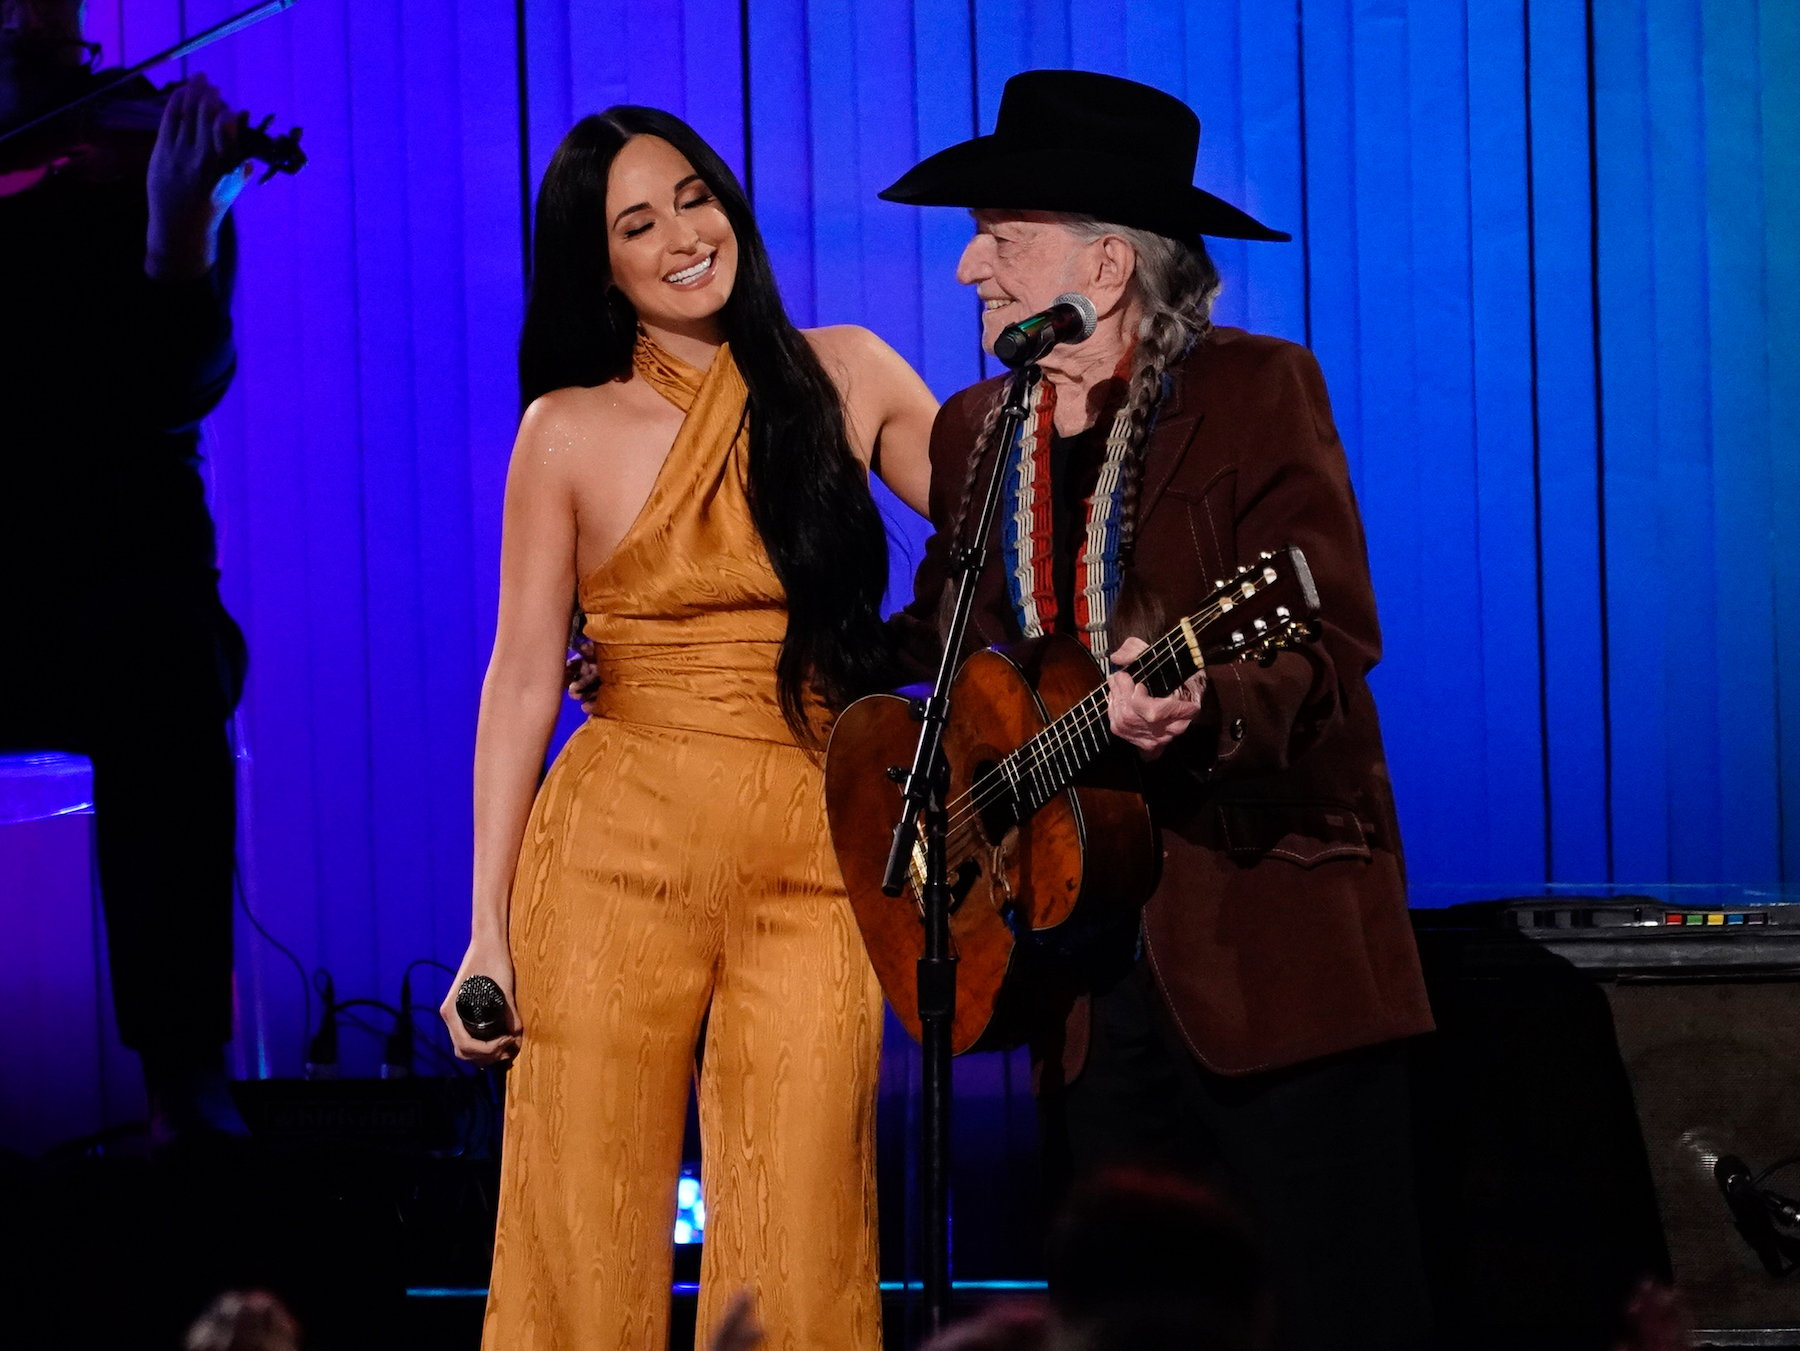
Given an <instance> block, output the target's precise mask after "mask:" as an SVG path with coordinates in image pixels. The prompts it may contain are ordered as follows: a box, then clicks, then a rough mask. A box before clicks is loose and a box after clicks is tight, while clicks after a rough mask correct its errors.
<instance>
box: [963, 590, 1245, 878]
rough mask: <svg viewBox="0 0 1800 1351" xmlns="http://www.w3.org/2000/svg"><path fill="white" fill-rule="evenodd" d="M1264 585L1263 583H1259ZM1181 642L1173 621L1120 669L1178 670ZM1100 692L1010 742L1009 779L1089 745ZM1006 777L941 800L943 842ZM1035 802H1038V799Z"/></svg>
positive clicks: (1213, 607) (1195, 618) (1102, 711)
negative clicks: (946, 813)
mask: <svg viewBox="0 0 1800 1351" xmlns="http://www.w3.org/2000/svg"><path fill="white" fill-rule="evenodd" d="M1265 585H1267V584H1266V583H1265ZM1263 589H1264V587H1260V586H1259V587H1257V588H1256V589H1255V590H1254V591H1252V592H1251V593H1250V594H1249V595H1245V594H1243V592H1242V589H1241V584H1240V587H1239V588H1237V589H1234V591H1233V593H1232V594H1231V595H1229V596H1226V597H1221V598H1220V599H1219V600H1217V601H1212V602H1209V603H1208V604H1207V605H1205V606H1203V607H1202V608H1201V609H1200V610H1198V611H1196V612H1195V613H1194V614H1193V615H1190V616H1189V617H1188V622H1189V623H1191V624H1196V625H1197V626H1198V627H1200V628H1207V627H1210V626H1211V625H1212V624H1213V623H1214V622H1216V621H1217V619H1218V618H1219V617H1220V616H1221V615H1223V614H1226V613H1229V611H1228V610H1227V609H1226V607H1225V605H1224V603H1223V602H1224V601H1225V600H1230V601H1231V602H1232V606H1231V608H1237V607H1238V606H1239V605H1241V604H1242V603H1243V602H1244V601H1247V600H1250V599H1253V598H1254V596H1255V595H1256V594H1258V593H1260V592H1261V591H1262V590H1263ZM1185 648H1186V642H1185V635H1184V634H1183V632H1182V629H1181V627H1180V626H1179V625H1177V626H1176V627H1175V628H1173V629H1170V630H1169V632H1167V633H1166V634H1164V635H1163V637H1162V638H1160V639H1158V640H1157V642H1156V643H1154V644H1153V645H1152V646H1150V647H1149V648H1146V649H1145V650H1144V651H1143V652H1142V653H1140V654H1139V655H1138V659H1137V661H1135V662H1133V663H1132V665H1131V667H1129V668H1126V669H1129V670H1132V671H1133V672H1134V674H1135V673H1140V672H1141V673H1142V674H1143V675H1145V676H1146V677H1147V676H1150V675H1154V674H1158V673H1161V672H1162V670H1163V668H1164V666H1165V665H1167V666H1172V667H1173V669H1174V672H1175V673H1176V674H1179V673H1180V670H1181V660H1180V659H1181V658H1182V657H1183V656H1184V655H1189V654H1187V653H1186V651H1185ZM1106 697H1107V689H1106V687H1105V686H1104V685H1102V686H1101V687H1099V688H1098V689H1096V690H1093V691H1091V692H1090V693H1089V694H1088V695H1087V696H1085V697H1084V698H1083V699H1081V700H1080V701H1079V702H1077V703H1076V704H1075V705H1073V706H1072V707H1071V708H1069V709H1068V710H1067V711H1066V712H1065V713H1064V714H1063V715H1062V716H1061V717H1059V718H1058V719H1057V720H1056V721H1055V722H1053V723H1051V724H1050V726H1048V727H1046V728H1044V729H1042V730H1041V731H1040V732H1038V733H1037V734H1036V735H1035V736H1033V737H1031V738H1029V739H1028V740H1026V741H1025V742H1023V743H1021V744H1020V745H1019V746H1018V747H1016V748H1014V750H1013V751H1012V752H1011V753H1009V754H1008V756H1006V757H1005V759H1006V760H1013V759H1014V758H1015V757H1018V763H1019V767H1020V768H1021V769H1022V770H1023V774H1020V773H1015V774H1013V775H1012V776H1011V783H1012V784H1013V785H1016V784H1018V783H1019V781H1020V779H1021V778H1022V777H1024V776H1030V777H1032V778H1033V779H1036V778H1037V776H1038V771H1039V770H1040V769H1043V768H1045V767H1046V766H1047V765H1048V764H1049V762H1050V761H1051V760H1052V759H1053V758H1054V757H1056V756H1058V755H1062V754H1064V753H1065V752H1067V751H1073V752H1074V753H1075V754H1076V755H1077V756H1079V755H1081V754H1083V753H1084V752H1085V751H1086V750H1087V749H1089V748H1088V747H1086V743H1085V742H1082V741H1080V740H1078V738H1080V737H1082V736H1084V735H1085V734H1086V733H1087V732H1089V731H1097V730H1098V728H1099V726H1100V724H1101V723H1102V722H1104V721H1105V717H1106V704H1105V700H1106ZM1107 736H1109V737H1110V730H1109V731H1108V733H1107ZM1104 748H1105V747H1104V741H1102V744H1100V745H1097V746H1095V747H1093V748H1091V749H1092V750H1094V751H1101V750H1104ZM1082 767H1083V766H1080V765H1078V764H1075V763H1071V762H1067V761H1065V763H1064V765H1063V769H1064V770H1065V772H1067V773H1068V774H1070V775H1071V776H1072V775H1073V774H1074V773H1077V772H1079V770H1080V769H1081V768H1082ZM1007 779H1008V776H1007V775H1005V774H990V775H989V777H988V780H987V782H988V783H989V784H990V785H991V787H989V788H987V789H977V788H975V787H971V788H970V789H968V790H966V791H965V792H964V793H963V794H961V795H960V796H959V797H957V798H955V799H953V800H952V801H951V802H950V803H949V804H947V805H948V807H949V809H950V811H951V820H950V824H949V829H948V830H947V831H946V843H949V842H951V841H952V840H954V841H955V842H956V843H957V845H958V847H961V845H962V843H963V842H964V841H965V839H966V836H967V834H968V832H969V831H970V830H971V829H972V827H973V826H974V825H975V824H976V821H977V819H978V817H979V814H980V813H981V811H982V810H983V809H985V808H986V807H987V806H988V805H990V804H991V803H993V802H994V801H996V800H998V799H1001V798H1004V797H1006V796H1007V795H1008V793H1009V791H1011V790H1010V788H1009V784H1008V782H1007ZM1044 782H1049V780H1045V781H1044ZM1044 782H1038V783H1033V784H1032V785H1031V787H1032V788H1033V789H1034V790H1040V791H1041V789H1042V788H1043V786H1044ZM1063 786H1066V785H1063ZM1055 791H1057V792H1060V791H1061V787H1058V788H1057V789H1056V790H1055ZM1053 796H1055V792H1052V793H1050V794H1049V796H1048V797H1045V798H1044V801H1048V800H1049V797H1053ZM1037 805H1042V804H1041V803H1039V804H1037Z"/></svg>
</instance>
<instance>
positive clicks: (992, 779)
mask: <svg viewBox="0 0 1800 1351" xmlns="http://www.w3.org/2000/svg"><path fill="white" fill-rule="evenodd" d="M969 789H970V792H969V795H970V797H972V798H973V799H974V800H975V802H976V803H977V804H979V805H978V806H977V807H976V812H975V814H976V817H977V819H978V820H980V822H981V833H982V834H983V835H984V836H985V837H986V838H987V841H988V843H989V844H998V843H999V842H1000V841H1001V840H1004V839H1005V838H1006V835H1007V832H1008V831H1010V830H1013V829H1015V828H1016V827H1017V826H1018V824H1019V812H1018V803H1017V802H1016V801H1015V800H1014V798H1013V795H1012V790H1011V789H1010V788H1009V787H1008V786H1007V783H1006V780H1005V779H1004V778H1003V777H1002V776H1001V774H1000V771H999V768H998V762H997V761H994V760H983V761H982V762H981V763H980V764H978V765H977V766H976V767H975V773H974V775H973V777H972V778H971V779H970V781H969Z"/></svg>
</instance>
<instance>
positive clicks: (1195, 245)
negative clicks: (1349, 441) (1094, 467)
mask: <svg viewBox="0 0 1800 1351" xmlns="http://www.w3.org/2000/svg"><path fill="white" fill-rule="evenodd" d="M1064 223H1065V224H1066V225H1068V227H1069V228H1070V229H1071V230H1072V231H1074V233H1075V236H1076V237H1077V238H1078V239H1080V240H1082V241H1083V242H1084V243H1091V242H1092V241H1094V240H1096V239H1099V238H1101V237H1102V236H1103V235H1117V236H1118V237H1119V238H1121V239H1123V240H1124V241H1125V242H1126V243H1128V244H1130V245H1131V247H1132V250H1133V251H1134V252H1135V253H1136V254H1137V267H1136V270H1135V271H1134V272H1133V273H1132V287H1133V290H1134V292H1135V295H1136V298H1137V302H1138V305H1139V307H1140V308H1141V309H1142V311H1143V317H1142V318H1141V319H1140V320H1139V321H1138V343H1137V350H1136V351H1135V352H1134V353H1133V355H1132V362H1131V381H1130V384H1129V385H1128V386H1127V387H1126V392H1125V407H1124V410H1123V411H1124V412H1125V414H1126V415H1127V416H1128V417H1129V418H1130V428H1131V433H1130V434H1131V453H1130V454H1129V455H1127V456H1126V457H1125V461H1124V464H1123V465H1122V466H1121V471H1122V478H1123V481H1122V483H1121V485H1120V487H1121V492H1120V497H1119V516H1120V520H1119V559H1120V562H1121V564H1128V563H1130V562H1131V554H1132V549H1133V548H1134V547H1135V545H1136V543H1137V504H1138V490H1139V488H1140V486H1141V484H1142V482H1143V477H1144V450H1145V447H1146V446H1147V445H1148V444H1149V441H1150V429H1151V427H1152V425H1153V424H1154V422H1155V419H1156V407H1157V405H1158V404H1159V403H1161V402H1162V396H1163V379H1164V377H1165V376H1166V375H1167V374H1168V370H1169V367H1170V366H1171V365H1173V364H1174V363H1175V362H1176V361H1178V360H1180V359H1181V357H1182V356H1183V355H1184V354H1185V353H1186V352H1187V351H1188V349H1189V348H1190V347H1192V346H1193V345H1194V344H1195V343H1196V342H1198V341H1200V340H1201V339H1203V338H1204V337H1205V336H1206V335H1207V333H1208V332H1209V331H1210V330H1211V328H1212V307H1213V301H1214V300H1216V299H1217V298H1218V295H1219V269H1218V268H1217V267H1215V266H1214V265H1213V261H1212V258H1211V257H1210V256H1209V255H1208V254H1207V252H1206V246H1205V245H1204V244H1202V243H1201V242H1200V241H1199V240H1198V239H1195V240H1193V241H1191V242H1183V241H1181V240H1176V239H1170V238H1169V237H1168V236H1167V235H1159V234H1153V233H1151V232H1150V231H1148V230H1138V229H1134V228H1132V227H1129V226H1123V225H1111V224H1108V223H1107V222H1105V221H1102V220H1097V219H1095V218H1094V217H1092V216H1070V217H1067V218H1066V219H1065V221H1064Z"/></svg>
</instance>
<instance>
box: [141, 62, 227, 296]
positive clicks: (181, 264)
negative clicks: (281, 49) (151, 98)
mask: <svg viewBox="0 0 1800 1351" xmlns="http://www.w3.org/2000/svg"><path fill="white" fill-rule="evenodd" d="M241 125H242V119H241V118H240V117H239V116H238V115H237V114H235V113H233V112H232V111H231V110H230V109H229V108H227V107H226V106H225V100H224V99H223V98H221V97H220V95H219V91H218V90H217V89H214V88H213V87H212V85H211V84H210V83H209V82H208V80H207V78H206V76H204V75H196V76H194V77H193V78H192V79H191V80H189V81H187V82H186V83H185V84H183V85H182V86H181V88H179V89H177V90H176V91H175V92H174V93H173V94H171V95H170V96H169V101H168V103H167V104H165V105H164V106H163V118H162V126H161V127H160V128H158V130H157V133H156V146H155V148H154V149H153V150H152V151H151V152H150V168H149V172H148V174H147V175H146V179H145V184H144V186H145V189H146V192H147V193H148V196H149V199H150V229H149V232H148V234H147V236H146V238H145V241H144V271H145V273H146V274H148V275H149V276H151V277H153V278H155V279H156V280H157V281H164V282H188V281H197V280H199V279H200V278H201V277H203V276H205V275H206V273H207V272H208V271H209V270H210V269H211V268H212V266H213V264H214V263H215V262H217V261H218V256H219V227H220V226H221V225H223V224H224V222H225V213H226V212H227V211H229V210H231V204H232V202H234V201H236V200H237V195H238V193H240V192H242V191H243V188H244V181H245V178H246V175H247V173H248V170H247V168H246V167H245V166H244V165H241V164H238V165H236V166H235V167H232V166H233V162H234V161H235V160H236V159H237V154H236V151H237V141H238V133H239V129H240V127H241Z"/></svg>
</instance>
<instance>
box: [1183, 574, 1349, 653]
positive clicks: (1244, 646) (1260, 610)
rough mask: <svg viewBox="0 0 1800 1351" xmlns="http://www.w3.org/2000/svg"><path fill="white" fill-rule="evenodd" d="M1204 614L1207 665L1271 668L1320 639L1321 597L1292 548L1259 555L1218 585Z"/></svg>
mask: <svg viewBox="0 0 1800 1351" xmlns="http://www.w3.org/2000/svg"><path fill="white" fill-rule="evenodd" d="M1200 615H1204V616H1209V617H1210V619H1209V622H1207V623H1205V624H1204V625H1203V627H1202V629H1201V632H1202V634H1203V638H1202V641H1201V647H1202V650H1203V651H1204V653H1205V657H1206V662H1207V664H1208V665H1222V664H1224V663H1226V662H1233V661H1255V662H1260V663H1261V664H1262V665H1264V666H1267V665H1268V664H1269V663H1270V662H1272V661H1274V660H1275V658H1276V657H1277V656H1278V655H1280V654H1281V653H1282V652H1284V651H1287V650H1289V649H1292V648H1296V647H1300V646H1303V645H1304V644H1306V643H1310V642H1312V641H1313V640H1314V639H1315V638H1317V637H1318V634H1319V592H1318V588H1317V587H1316V586H1315V585H1314V583H1313V577H1312V569H1311V568H1309V567H1308V566H1307V563H1306V555H1305V554H1304V553H1302V552H1301V551H1300V549H1299V548H1298V547H1296V546H1294V545H1289V546H1288V547H1287V548H1285V549H1279V550H1266V551H1264V552H1263V553H1260V554H1258V555H1257V557H1256V560H1255V561H1254V562H1251V563H1246V564H1244V565H1243V566H1242V567H1240V568H1239V569H1238V570H1237V572H1236V574H1235V575H1233V576H1232V577H1230V578H1227V579H1226V580H1224V581H1221V582H1215V583H1214V585H1213V593H1212V595H1211V596H1210V597H1208V599H1207V603H1206V605H1205V606H1204V607H1202V609H1201V611H1200ZM1198 617H1199V616H1196V618H1198Z"/></svg>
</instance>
